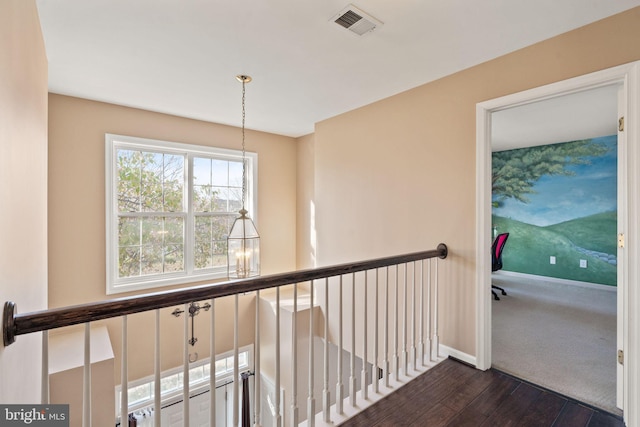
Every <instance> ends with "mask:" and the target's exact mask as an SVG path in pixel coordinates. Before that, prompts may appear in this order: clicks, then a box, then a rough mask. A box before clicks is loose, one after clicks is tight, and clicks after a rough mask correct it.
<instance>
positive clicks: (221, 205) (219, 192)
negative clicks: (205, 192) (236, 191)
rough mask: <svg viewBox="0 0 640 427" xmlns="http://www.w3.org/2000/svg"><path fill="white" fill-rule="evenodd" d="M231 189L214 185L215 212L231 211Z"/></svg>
mask: <svg viewBox="0 0 640 427" xmlns="http://www.w3.org/2000/svg"><path fill="white" fill-rule="evenodd" d="M228 201H229V189H228V188H227V187H213V212H229V203H228Z"/></svg>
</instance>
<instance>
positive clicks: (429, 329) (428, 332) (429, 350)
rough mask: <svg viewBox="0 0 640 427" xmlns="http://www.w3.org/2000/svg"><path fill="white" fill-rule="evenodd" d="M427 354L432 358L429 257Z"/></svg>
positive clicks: (429, 271)
mask: <svg viewBox="0 0 640 427" xmlns="http://www.w3.org/2000/svg"><path fill="white" fill-rule="evenodd" d="M427 354H428V356H429V361H432V360H433V346H432V344H431V258H430V259H429V260H428V261H427Z"/></svg>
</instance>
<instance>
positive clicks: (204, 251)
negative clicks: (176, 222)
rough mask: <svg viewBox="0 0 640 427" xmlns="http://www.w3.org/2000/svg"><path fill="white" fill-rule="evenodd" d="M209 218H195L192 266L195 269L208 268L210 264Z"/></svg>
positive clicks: (210, 231) (210, 233) (210, 236)
mask: <svg viewBox="0 0 640 427" xmlns="http://www.w3.org/2000/svg"><path fill="white" fill-rule="evenodd" d="M211 238H212V229H211V217H208V216H204V217H203V216H197V217H196V218H195V240H196V241H195V245H194V251H193V253H194V266H195V268H198V269H201V268H209V267H211V266H212V264H211Z"/></svg>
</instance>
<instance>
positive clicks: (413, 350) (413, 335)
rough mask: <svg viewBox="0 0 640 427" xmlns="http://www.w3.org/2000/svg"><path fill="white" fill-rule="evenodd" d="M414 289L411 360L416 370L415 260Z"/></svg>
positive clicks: (414, 272) (412, 294)
mask: <svg viewBox="0 0 640 427" xmlns="http://www.w3.org/2000/svg"><path fill="white" fill-rule="evenodd" d="M412 265H413V286H412V287H413V291H412V293H411V352H410V354H411V361H412V363H413V370H414V371H415V370H416V368H417V367H418V365H417V363H416V361H417V359H416V357H417V355H416V341H417V340H416V318H417V316H416V295H417V292H416V283H417V280H416V274H417V268H416V263H415V262H413V263H412Z"/></svg>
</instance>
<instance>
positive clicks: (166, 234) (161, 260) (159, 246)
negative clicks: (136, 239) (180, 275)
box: [139, 217, 184, 275]
mask: <svg viewBox="0 0 640 427" xmlns="http://www.w3.org/2000/svg"><path fill="white" fill-rule="evenodd" d="M139 221H140V253H141V255H140V274H142V275H147V274H161V273H168V272H176V271H184V220H183V219H182V218H172V217H169V218H166V217H150V218H142V219H140V220H139Z"/></svg>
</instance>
